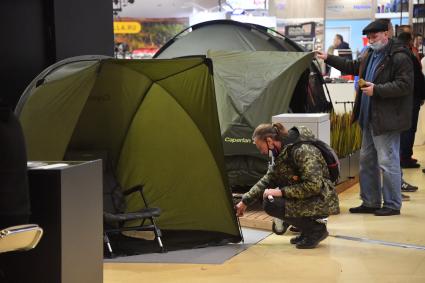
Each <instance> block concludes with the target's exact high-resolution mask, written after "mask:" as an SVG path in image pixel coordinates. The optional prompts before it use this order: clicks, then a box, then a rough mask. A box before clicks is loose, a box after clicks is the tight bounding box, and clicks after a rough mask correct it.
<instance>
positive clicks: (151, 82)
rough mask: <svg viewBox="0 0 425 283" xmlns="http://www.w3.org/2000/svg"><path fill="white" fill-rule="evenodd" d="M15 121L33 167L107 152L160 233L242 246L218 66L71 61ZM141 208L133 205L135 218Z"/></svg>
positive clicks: (30, 97) (47, 77)
mask: <svg viewBox="0 0 425 283" xmlns="http://www.w3.org/2000/svg"><path fill="white" fill-rule="evenodd" d="M16 111H17V114H18V116H19V118H20V120H21V123H22V127H23V130H24V135H25V138H26V143H27V150H28V156H29V160H45V161H47V160H63V158H64V156H65V155H66V153H67V152H70V151H75V150H83V151H84V150H85V151H90V150H105V151H107V152H108V156H109V157H110V159H111V160H112V164H113V166H114V168H115V175H116V176H117V179H118V181H119V182H120V183H121V185H122V187H123V189H124V190H125V189H128V188H130V187H132V186H134V185H137V184H144V186H145V192H146V196H147V198H148V199H149V200H150V204H151V205H152V206H155V207H160V208H161V210H162V214H161V216H160V217H159V219H158V225H159V227H160V228H161V229H163V230H165V231H167V230H169V231H197V232H199V231H200V232H205V235H207V234H211V233H216V235H218V236H217V237H216V238H215V239H214V240H215V241H222V240H228V241H231V242H238V241H240V240H241V234H240V230H239V227H238V223H237V219H236V217H235V213H234V210H233V203H232V198H231V192H230V189H229V186H228V182H227V177H226V175H225V170H224V153H223V147H222V141H221V135H220V127H219V119H218V114H217V105H216V98H215V94H214V83H213V76H212V66H211V61H210V60H209V59H206V58H204V57H192V58H182V59H170V60H117V59H110V58H104V57H99V56H97V57H96V56H89V57H75V58H70V59H67V60H64V61H61V62H59V63H56V64H55V65H53V66H51V67H50V68H48V69H46V70H45V71H43V72H42V73H41V74H40V75H39V76H38V77H37V78H36V79H34V80H33V82H32V83H31V84H30V85H29V86H28V87H27V89H26V90H25V92H24V94H23V95H22V97H21V100H20V101H19V103H18V106H17V110H16ZM142 205H143V204H142V201H141V199H139V198H137V197H133V198H130V199H128V210H130V211H134V210H136V209H137V208H140V207H142ZM197 235H199V237H202V235H203V234H202V233H199V234H197ZM180 236H181V235H180ZM208 237H209V238H211V236H208Z"/></svg>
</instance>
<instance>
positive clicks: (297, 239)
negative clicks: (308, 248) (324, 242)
mask: <svg viewBox="0 0 425 283" xmlns="http://www.w3.org/2000/svg"><path fill="white" fill-rule="evenodd" d="M303 239H304V235H302V234H301V235H298V236H296V237H292V238H291V239H290V240H289V242H290V243H291V244H292V245H296V244H298V243H299V242H301V241H302V240H303Z"/></svg>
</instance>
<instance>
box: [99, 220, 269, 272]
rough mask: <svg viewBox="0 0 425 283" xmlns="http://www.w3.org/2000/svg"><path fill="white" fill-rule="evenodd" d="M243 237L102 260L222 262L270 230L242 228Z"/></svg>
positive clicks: (125, 261)
mask: <svg viewBox="0 0 425 283" xmlns="http://www.w3.org/2000/svg"><path fill="white" fill-rule="evenodd" d="M242 233H243V236H244V239H245V242H244V243H238V244H227V245H224V246H214V247H206V248H198V249H188V250H179V251H169V252H168V253H150V254H140V255H133V256H125V257H116V258H112V259H104V262H113V263H138V262H140V263H141V262H144V263H195V264H222V263H224V262H225V261H226V260H228V259H230V258H232V257H234V256H235V255H237V254H239V253H241V252H243V251H244V250H246V249H247V248H249V247H250V246H252V245H254V244H256V243H258V242H259V241H261V240H263V239H264V238H266V237H267V236H269V235H270V234H271V232H268V231H263V230H256V229H249V228H242Z"/></svg>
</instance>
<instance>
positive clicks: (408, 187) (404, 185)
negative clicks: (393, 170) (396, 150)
mask: <svg viewBox="0 0 425 283" xmlns="http://www.w3.org/2000/svg"><path fill="white" fill-rule="evenodd" d="M378 21H380V22H382V23H384V24H386V25H388V38H390V39H391V38H393V36H394V27H393V24H392V23H391V19H389V18H382V19H379V20H378ZM403 29H405V30H407V31H410V26H403V27H402V29H401V30H403ZM412 116H414V114H412ZM412 118H413V117H412ZM412 121H413V120H412ZM412 123H413V122H412ZM402 136H403V133H402V134H401V136H400V155H401V152H402V147H403V146H402V143H403V141H402ZM401 158H402V156H400V160H401ZM412 160H413V161H415V163H416V162H417V160H416V159H412ZM400 166H401V167H403V165H402V164H401V163H400ZM417 190H418V187H417V186H415V185H412V184H409V183H408V182H406V181H405V180H404V178H403V171H401V192H402V194H401V199H402V200H403V201H409V200H410V196H408V195H406V194H403V193H404V192H405V193H406V192H416V191H417Z"/></svg>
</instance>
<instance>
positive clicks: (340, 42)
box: [326, 34, 352, 74]
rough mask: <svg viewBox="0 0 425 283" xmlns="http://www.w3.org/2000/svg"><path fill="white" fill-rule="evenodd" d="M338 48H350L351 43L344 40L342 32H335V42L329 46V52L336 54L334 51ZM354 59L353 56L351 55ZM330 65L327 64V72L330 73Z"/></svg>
mask: <svg viewBox="0 0 425 283" xmlns="http://www.w3.org/2000/svg"><path fill="white" fill-rule="evenodd" d="M337 49H350V45H349V44H348V43H347V42H345V41H344V37H342V35H340V34H335V37H334V40H333V43H332V45H331V46H329V48H328V54H332V55H333V54H334V51H335V50H337ZM350 59H352V57H350ZM329 72H330V66H328V65H326V73H327V74H329Z"/></svg>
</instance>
